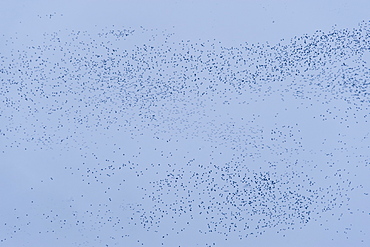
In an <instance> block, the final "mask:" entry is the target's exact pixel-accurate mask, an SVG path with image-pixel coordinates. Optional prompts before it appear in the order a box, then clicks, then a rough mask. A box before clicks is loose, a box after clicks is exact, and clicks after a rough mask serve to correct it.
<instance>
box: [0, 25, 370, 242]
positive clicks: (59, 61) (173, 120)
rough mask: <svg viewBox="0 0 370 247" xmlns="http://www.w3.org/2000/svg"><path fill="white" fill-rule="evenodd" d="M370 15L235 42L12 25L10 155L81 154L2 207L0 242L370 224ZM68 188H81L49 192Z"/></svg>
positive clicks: (233, 234) (7, 54) (0, 92)
mask: <svg viewBox="0 0 370 247" xmlns="http://www.w3.org/2000/svg"><path fill="white" fill-rule="evenodd" d="M369 25H370V24H369V23H368V22H363V23H361V24H360V25H359V26H358V27H356V28H353V29H342V30H336V29H333V30H332V31H330V32H321V31H317V32H316V33H314V34H311V35H303V36H300V37H294V38H292V39H291V40H289V41H284V40H281V42H280V43H278V44H274V45H272V44H268V43H265V44H248V43H243V44H240V45H239V46H235V47H224V46H223V45H222V43H221V42H217V41H216V40H199V41H194V40H178V39H177V38H176V35H174V34H168V33H166V32H159V31H158V30H146V29H144V28H142V29H141V30H140V29H139V30H133V29H108V28H106V29H103V30H102V31H101V32H99V33H91V32H88V31H75V30H64V31H63V30H59V31H56V32H54V33H45V34H44V35H43V36H42V37H39V41H37V40H36V41H28V42H27V41H25V39H24V37H21V36H22V35H21V34H15V35H14V36H13V37H5V36H4V35H3V36H2V40H3V41H2V43H1V47H2V50H1V53H0V83H1V84H0V85H1V86H0V100H1V107H0V138H1V139H0V140H1V141H0V145H1V149H2V150H1V149H0V155H5V153H6V152H8V151H9V150H14V149H16V150H20V151H19V152H23V151H25V150H31V151H36V152H39V151H40V150H41V149H42V150H46V152H52V151H53V152H59V151H60V152H61V153H63V152H64V153H67V154H68V153H74V152H75V153H77V154H78V155H79V157H80V158H79V159H76V160H74V161H68V162H67V161H63V160H66V158H64V157H63V155H61V156H59V158H60V161H55V163H52V164H49V166H50V167H52V169H54V170H55V171H58V172H54V173H53V172H50V173H46V175H45V176H44V177H42V179H40V181H34V180H30V181H29V185H30V186H29V188H27V196H25V197H24V198H23V199H22V200H23V201H22V202H23V204H22V205H15V206H14V205H13V206H14V207H12V205H11V204H10V203H9V205H8V206H7V203H6V201H5V206H4V208H5V210H4V212H7V213H6V214H7V216H6V217H4V218H3V219H1V221H0V223H1V225H0V241H1V243H5V244H6V243H11V241H18V242H15V243H21V240H20V239H25V238H27V237H24V236H27V234H31V235H32V234H34V233H35V234H36V233H37V234H41V235H42V236H43V237H44V238H45V239H52V240H55V239H57V240H58V241H62V242H63V241H65V242H64V243H69V244H74V245H76V246H98V245H99V246H103V245H102V244H105V245H106V246H113V245H114V244H119V243H130V244H131V246H133V245H134V244H138V245H144V244H153V243H154V242H155V241H157V242H158V243H162V244H164V245H165V244H166V243H167V242H166V241H170V240H168V239H172V241H173V239H176V236H179V235H181V236H188V235H189V236H196V235H192V234H200V236H201V238H203V237H204V236H208V235H211V236H215V235H214V234H216V235H217V236H222V238H223V239H226V240H232V239H235V238H236V239H240V240H242V241H243V240H247V239H249V238H250V237H254V236H259V237H260V238H263V236H264V233H267V232H268V233H269V234H271V233H272V232H274V233H276V234H288V231H287V230H288V229H291V230H294V229H305V227H309V225H310V224H314V222H318V224H320V225H322V226H323V227H325V220H326V221H327V218H330V217H336V218H337V220H338V222H339V221H340V220H341V219H342V218H343V219H344V218H346V219H347V218H348V217H359V218H363V217H367V219H368V217H369V211H368V208H367V207H366V206H364V207H362V208H361V207H359V206H358V204H356V203H351V199H352V198H354V197H356V198H357V199H355V201H356V200H360V201H361V200H369V199H368V193H367V192H368V191H367V189H368V187H366V186H368V185H366V184H362V183H363V182H364V181H366V180H365V179H364V178H362V177H361V176H363V174H362V175H361V174H360V173H361V172H359V171H364V170H366V171H368V169H369V167H368V163H369V159H370V156H369V155H367V152H366V151H367V150H368V148H369V146H370V143H369V131H367V129H366V126H368V120H367V119H368V117H369V116H368V113H367V112H368V110H369V99H370V98H369V95H368V92H369V89H368V85H369V79H370V78H369V76H370V73H369V72H370V59H369V58H370V55H369V54H370V39H369V37H370V36H369V35H370V26H369ZM26 40H27V39H26ZM21 150H23V151H21ZM61 164H63V165H61ZM0 165H1V166H5V165H6V164H5V163H3V161H1V160H0ZM33 165H35V164H33ZM49 174H54V175H49ZM46 176H48V177H46ZM66 180H68V181H70V182H68V183H71V185H68V186H69V187H68V186H67V185H66V184H67V183H66ZM27 186H28V184H27ZM58 186H59V187H60V186H67V188H70V190H71V192H63V196H60V197H59V198H54V197H53V198H52V199H50V198H49V197H48V196H47V195H48V193H56V192H55V191H54V192H52V191H48V190H47V189H46V188H48V187H49V188H55V190H58V189H57V188H58ZM59 190H60V189H59ZM58 193H62V192H58ZM39 195H43V196H41V198H44V199H40V196H39ZM40 200H41V201H40ZM42 200H44V201H42ZM340 227H342V228H340ZM138 229H141V230H138ZM352 229H355V230H352ZM325 230H327V231H331V230H333V231H336V232H337V233H338V236H339V235H343V234H344V233H345V234H347V233H348V232H350V231H356V234H355V235H356V236H360V237H359V238H357V237H356V239H355V240H353V239H352V240H349V241H358V243H363V244H365V243H366V241H369V236H368V234H367V235H366V232H364V231H363V229H357V228H355V227H354V226H352V225H351V226H347V225H345V226H343V225H340V224H339V223H338V227H337V228H336V229H329V228H326V229H325ZM71 232H75V233H74V234H79V236H78V237H70V236H69V234H70V233H71ZM135 232H136V233H135ZM137 232H143V233H142V234H153V235H150V236H155V237H153V239H157V236H158V239H157V240H153V241H154V242H145V240H143V239H145V238H143V236H142V235H140V234H138V233H137ZM94 234H95V235H96V236H95V235H94ZM187 234H188V235H187ZM46 236H47V238H46ZM91 236H95V237H94V239H91ZM174 236H175V237H174ZM333 236H336V235H333ZM76 238H77V239H79V240H76V242H73V243H71V242H68V241H75V240H69V239H76ZM136 238H137V239H136ZM216 238H217V237H216ZM333 238H336V237H333ZM204 239H205V240H204V241H205V243H204V244H205V245H206V246H208V244H210V243H211V244H212V238H211V239H207V238H204ZM347 239H348V237H347ZM130 241H132V242H130ZM189 241H190V240H189ZM202 241H203V240H202ZM207 241H208V242H207ZM361 241H362V242H361ZM356 243H357V242H356ZM367 243H368V242H367ZM211 244H210V245H211ZM213 244H214V245H215V244H216V242H215V243H213ZM69 246H71V245H69ZM152 246H153V245H152ZM167 246H168V245H167ZM181 246H183V245H181ZM184 246H186V245H184ZM187 246H188V245H187Z"/></svg>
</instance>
